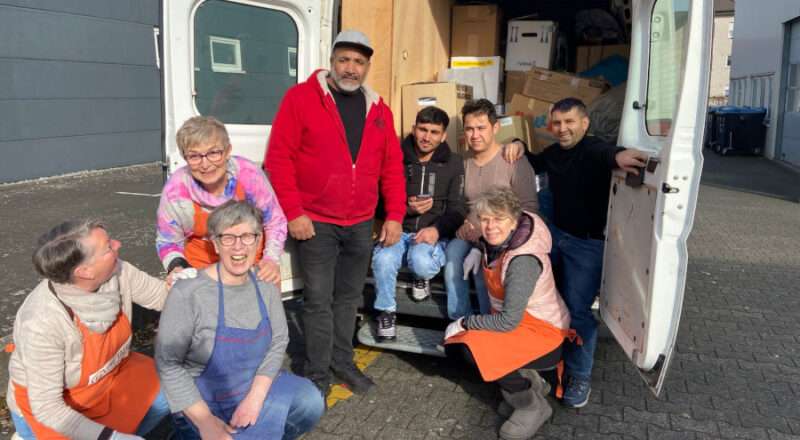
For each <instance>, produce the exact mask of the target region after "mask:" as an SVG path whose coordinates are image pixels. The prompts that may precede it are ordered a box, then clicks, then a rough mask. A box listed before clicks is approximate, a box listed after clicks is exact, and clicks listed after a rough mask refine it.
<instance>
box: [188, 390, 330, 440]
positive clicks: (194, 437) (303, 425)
mask: <svg viewBox="0 0 800 440" xmlns="http://www.w3.org/2000/svg"><path fill="white" fill-rule="evenodd" d="M302 383H303V385H301V386H299V387H297V388H295V390H294V391H295V393H294V396H293V398H292V403H291V405H290V406H289V415H288V416H287V417H286V426H285V428H284V431H283V440H294V439H296V438H297V437H300V436H301V435H303V434H305V433H306V432H308V431H311V428H313V427H314V426H315V425H316V424H317V422H318V421H319V419H320V417H322V413H323V412H325V402H324V401H323V400H322V395H321V394H320V392H319V390H318V389H317V387H316V386H314V384H313V382H311V381H309V380H304V381H303V382H302ZM172 419H173V420H174V421H175V439H176V440H200V432H199V431H198V430H197V428H196V427H195V426H194V424H193V423H192V422H191V421H190V420H189V419H188V418H187V417H185V416H184V415H183V413H180V412H179V413H173V414H172ZM225 422H229V420H225Z"/></svg>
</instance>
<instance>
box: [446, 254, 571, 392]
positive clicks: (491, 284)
mask: <svg viewBox="0 0 800 440" xmlns="http://www.w3.org/2000/svg"><path fill="white" fill-rule="evenodd" d="M500 261H502V257H501V258H499V259H498V263H497V264H496V265H495V267H494V268H488V267H486V265H485V264H484V268H483V277H484V280H486V287H487V289H488V290H489V295H491V296H493V297H494V298H496V299H498V300H500V301H502V300H503V298H505V287H503V282H502V266H503V265H502V264H500ZM491 313H497V311H496V310H494V309H492V310H491ZM570 334H571V332H570V331H569V330H561V329H560V328H558V327H556V326H554V325H552V324H550V323H549V322H546V321H542V320H541V319H537V318H535V317H533V315H531V314H530V313H528V312H527V311H525V312H523V314H522V321H521V322H520V323H519V325H518V326H517V328H515V329H514V330H511V331H509V332H496V331H489V330H467V331H465V332H462V333H459V334H457V335H455V336H453V337H451V338H450V339H448V340H447V341H446V342H445V343H446V344H454V343H461V344H466V345H467V346H468V347H469V350H470V352H472V357H473V358H474V359H475V363H476V364H477V365H478V370H479V371H480V373H481V377H482V378H483V380H485V381H486V382H493V381H495V380H497V379H500V378H501V377H503V376H505V375H507V374H509V373H511V372H513V371H516V370H518V369H520V368H522V367H524V366H525V365H528V364H529V363H531V362H532V361H535V360H536V359H538V358H540V357H542V356H544V355H546V354H548V353H550V352H551V351H553V350H555V349H557V348H558V347H559V346H560V345H561V344H562V343H563V342H564V338H566V337H569V336H570Z"/></svg>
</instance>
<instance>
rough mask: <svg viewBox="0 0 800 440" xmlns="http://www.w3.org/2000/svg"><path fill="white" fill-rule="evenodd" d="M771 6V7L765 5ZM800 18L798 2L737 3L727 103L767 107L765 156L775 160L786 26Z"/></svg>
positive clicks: (750, 0) (749, 0)
mask: <svg viewBox="0 0 800 440" xmlns="http://www.w3.org/2000/svg"><path fill="white" fill-rule="evenodd" d="M766 4H768V6H765V5H766ZM799 16H800V1H798V0H770V1H769V3H765V2H763V1H762V0H736V15H735V20H734V27H733V48H732V52H731V82H730V94H729V98H728V102H729V103H730V104H732V105H750V106H757V107H766V108H767V120H768V126H767V140H766V145H765V152H764V155H765V156H766V157H768V158H770V159H774V158H776V140H777V137H778V136H779V135H780V134H779V133H778V131H777V128H778V125H779V124H777V121H778V119H779V118H781V115H782V113H783V109H781V108H779V107H780V102H781V101H780V99H779V97H780V96H779V94H780V93H782V92H781V90H780V88H781V81H780V78H781V76H782V75H783V74H784V73H783V72H782V64H783V49H784V48H783V40H784V32H785V24H786V23H787V22H789V21H791V20H793V19H795V18H797V17H799Z"/></svg>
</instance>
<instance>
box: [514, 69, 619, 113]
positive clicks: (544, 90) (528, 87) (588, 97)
mask: <svg viewBox="0 0 800 440" xmlns="http://www.w3.org/2000/svg"><path fill="white" fill-rule="evenodd" d="M607 88H608V83H606V82H605V81H601V80H597V79H589V78H581V77H578V76H575V75H570V74H567V73H560V72H552V71H550V70H545V69H533V70H531V71H530V72H528V77H527V79H526V80H525V87H524V88H523V89H522V93H523V94H524V95H527V96H531V97H534V98H538V99H541V100H542V101H547V102H556V101H558V100H561V99H564V98H569V97H574V98H578V99H580V100H581V101H583V103H584V104H587V105H588V104H589V103H590V102H592V101H594V100H595V99H596V98H597V97H598V96H600V95H602V94H603V92H605V91H606V89H607Z"/></svg>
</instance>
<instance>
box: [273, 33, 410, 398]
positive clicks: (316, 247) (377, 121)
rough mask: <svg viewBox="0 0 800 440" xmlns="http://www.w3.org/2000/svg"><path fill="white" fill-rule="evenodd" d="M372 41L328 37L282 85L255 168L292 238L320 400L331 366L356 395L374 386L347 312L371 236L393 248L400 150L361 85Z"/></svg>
mask: <svg viewBox="0 0 800 440" xmlns="http://www.w3.org/2000/svg"><path fill="white" fill-rule="evenodd" d="M372 52H373V50H372V47H371V46H370V43H369V40H368V39H367V37H366V36H365V35H364V34H362V33H361V32H358V31H344V32H342V33H340V34H339V35H338V36H337V37H336V40H335V41H334V43H333V55H332V56H331V69H330V71H326V70H317V71H316V72H314V73H313V74H312V75H311V77H309V78H308V80H307V81H306V82H304V83H301V84H298V85H296V86H294V87H292V88H290V89H289V90H288V91H287V92H286V96H284V98H283V102H281V106H280V108H279V109H278V113H277V114H276V116H275V120H274V122H273V125H272V132H271V133H270V140H269V146H268V148H267V154H266V158H265V160H264V168H265V170H266V171H267V173H268V175H269V176H270V181H271V182H272V185H273V188H274V189H275V193H276V194H277V196H278V201H279V202H280V204H281V207H282V208H283V211H284V213H285V214H286V218H287V220H289V224H288V227H289V234H290V235H291V236H292V237H293V238H294V239H296V240H297V243H298V257H299V263H300V270H301V274H302V276H303V282H304V284H305V288H304V290H303V294H304V303H303V328H304V334H305V347H306V365H305V375H306V377H308V378H309V379H311V380H312V381H314V383H315V384H317V386H318V387H319V388H320V391H321V392H322V394H323V396H326V395H327V393H328V390H329V387H330V384H331V372H333V373H335V374H336V376H338V378H339V379H341V380H342V381H343V382H344V383H345V384H347V385H348V386H349V387H350V389H351V390H352V391H354V392H356V393H362V392H366V391H367V390H368V389H369V388H371V387H372V386H373V385H374V383H373V382H372V381H371V380H370V379H369V378H368V377H367V376H365V375H364V374H363V373H362V372H361V371H359V370H358V368H356V366H355V364H354V363H353V342H352V341H353V334H354V332H355V321H356V308H357V306H358V303H359V300H360V295H361V292H362V290H363V289H364V281H365V278H366V275H367V268H368V265H369V259H370V254H371V251H372V246H373V243H372V222H373V217H374V215H375V208H376V206H377V202H378V194H379V192H380V195H381V196H382V197H383V202H384V207H385V209H386V222H385V223H384V224H383V227H382V229H381V232H380V236H379V238H378V240H379V241H380V242H382V244H383V245H384V246H387V247H388V246H391V245H393V244H395V243H396V242H397V241H398V240H399V239H400V235H401V233H402V226H401V224H402V221H403V215H404V213H405V209H406V207H405V201H406V193H405V177H404V174H403V153H402V151H401V149H400V143H399V141H398V138H397V134H396V133H395V130H394V123H393V117H392V112H391V110H389V107H388V106H387V105H386V104H384V102H383V100H382V99H381V98H380V96H378V95H377V94H376V93H375V92H374V91H373V90H371V89H370V88H368V87H367V86H365V85H364V81H365V79H366V77H367V73H368V72H369V67H370V57H371V56H372Z"/></svg>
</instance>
